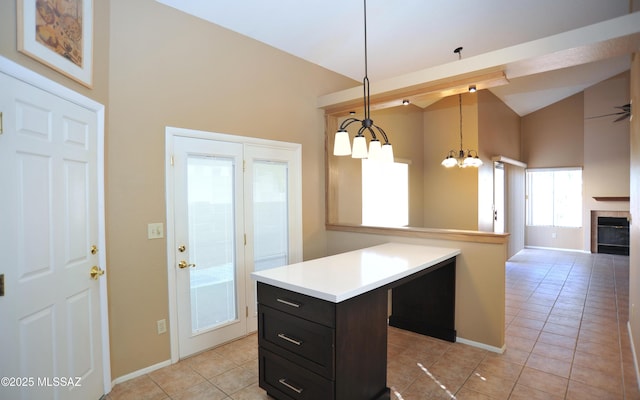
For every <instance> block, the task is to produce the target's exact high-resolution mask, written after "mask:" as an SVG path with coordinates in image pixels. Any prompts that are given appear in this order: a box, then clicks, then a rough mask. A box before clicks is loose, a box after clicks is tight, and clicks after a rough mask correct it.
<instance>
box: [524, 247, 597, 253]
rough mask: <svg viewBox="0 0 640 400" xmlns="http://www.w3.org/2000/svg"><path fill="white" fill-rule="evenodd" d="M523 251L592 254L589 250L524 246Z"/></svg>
mask: <svg viewBox="0 0 640 400" xmlns="http://www.w3.org/2000/svg"><path fill="white" fill-rule="evenodd" d="M524 248H525V249H534V250H557V251H566V252H570V253H583V254H593V253H591V251H589V250H581V249H565V248H561V247H544V246H524Z"/></svg>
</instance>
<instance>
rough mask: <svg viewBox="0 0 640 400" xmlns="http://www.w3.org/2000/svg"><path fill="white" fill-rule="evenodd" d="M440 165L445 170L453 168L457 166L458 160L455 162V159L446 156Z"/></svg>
mask: <svg viewBox="0 0 640 400" xmlns="http://www.w3.org/2000/svg"><path fill="white" fill-rule="evenodd" d="M442 165H443V166H445V167H447V168H451V167H455V166H456V165H458V160H456V158H455V157H452V156H447V158H445V159H444V160H442Z"/></svg>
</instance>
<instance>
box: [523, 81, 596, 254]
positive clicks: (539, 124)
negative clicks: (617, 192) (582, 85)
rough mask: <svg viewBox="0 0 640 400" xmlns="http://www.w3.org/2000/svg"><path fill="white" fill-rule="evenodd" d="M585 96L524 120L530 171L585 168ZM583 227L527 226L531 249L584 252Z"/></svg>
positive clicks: (567, 100) (553, 106)
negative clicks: (555, 168)
mask: <svg viewBox="0 0 640 400" xmlns="http://www.w3.org/2000/svg"><path fill="white" fill-rule="evenodd" d="M583 110H584V94H583V93H582V92H581V93H579V94H576V95H573V96H571V97H569V98H567V99H564V100H561V101H559V102H557V103H555V104H552V105H550V106H547V107H545V108H543V109H542V110H539V111H536V112H534V113H531V114H529V115H526V116H524V117H523V118H522V158H523V159H522V161H523V162H525V163H527V167H528V168H543V167H582V166H583V157H584V111H583ZM582 242H583V229H582V228H559V227H556V228H551V227H531V226H527V227H525V244H526V245H527V246H539V247H552V248H564V249H575V250H580V249H582Z"/></svg>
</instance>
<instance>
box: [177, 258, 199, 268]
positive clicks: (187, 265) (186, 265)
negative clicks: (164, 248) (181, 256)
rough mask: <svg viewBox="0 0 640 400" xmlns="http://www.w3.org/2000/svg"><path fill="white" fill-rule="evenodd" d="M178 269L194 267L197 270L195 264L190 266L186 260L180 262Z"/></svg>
mask: <svg viewBox="0 0 640 400" xmlns="http://www.w3.org/2000/svg"><path fill="white" fill-rule="evenodd" d="M178 267H180V268H181V269H184V268H189V267H193V268H195V267H196V265H195V264H188V263H187V262H186V261H185V260H182V261H180V262H179V263H178Z"/></svg>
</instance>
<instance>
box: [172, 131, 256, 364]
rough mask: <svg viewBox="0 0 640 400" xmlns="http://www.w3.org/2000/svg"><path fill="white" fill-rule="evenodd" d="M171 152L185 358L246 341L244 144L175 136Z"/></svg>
mask: <svg viewBox="0 0 640 400" xmlns="http://www.w3.org/2000/svg"><path fill="white" fill-rule="evenodd" d="M173 150H174V160H175V161H174V166H173V167H172V168H173V175H174V180H173V190H172V193H173V200H174V210H175V211H174V214H175V216H174V219H175V222H174V225H173V226H174V228H173V232H174V237H173V244H172V248H173V253H172V254H173V257H174V260H173V262H174V265H175V268H174V272H175V279H176V281H175V282H176V315H177V326H178V339H179V353H180V357H181V358H183V357H186V356H189V355H191V354H194V353H197V352H200V351H203V350H206V349H208V348H211V347H213V346H215V345H218V344H221V343H224V342H228V341H230V340H233V339H235V338H237V337H239V336H242V335H244V334H246V331H247V325H246V322H247V318H246V288H245V286H246V281H245V280H246V271H245V269H246V267H245V262H244V261H245V257H244V243H243V236H244V229H243V227H244V219H243V203H242V202H243V198H244V194H243V188H244V186H243V180H242V174H243V172H242V145H241V144H238V143H228V142H222V141H215V140H205V139H198V138H188V137H179V136H176V137H175V138H174V149H173ZM170 190H171V188H170ZM170 232H171V231H170ZM168 236H169V235H168Z"/></svg>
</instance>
